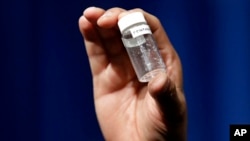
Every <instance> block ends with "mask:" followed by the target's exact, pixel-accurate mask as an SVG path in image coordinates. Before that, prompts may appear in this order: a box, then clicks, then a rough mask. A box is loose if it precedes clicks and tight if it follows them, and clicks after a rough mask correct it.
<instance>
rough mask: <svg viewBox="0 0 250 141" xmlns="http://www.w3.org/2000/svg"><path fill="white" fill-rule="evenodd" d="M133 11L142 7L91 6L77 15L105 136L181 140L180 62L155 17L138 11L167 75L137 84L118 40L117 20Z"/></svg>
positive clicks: (134, 140)
mask: <svg viewBox="0 0 250 141" xmlns="http://www.w3.org/2000/svg"><path fill="white" fill-rule="evenodd" d="M138 10H139V11H142V10H140V9H134V10H130V11H125V10H124V9H121V8H112V9H109V10H107V11H105V10H103V9H101V8H96V7H91V8H88V9H86V10H85V11H84V14H83V16H82V17H81V18H80V19H79V27H80V31H81V33H82V35H83V37H84V42H85V47H86V50H87V54H88V58H89V62H90V67H91V72H92V76H93V86H94V99H95V108H96V113H97V118H98V121H99V124H100V127H101V130H102V132H103V135H104V137H105V139H106V140H109V141H110V140H111V141H123V140H124V141H127V140H130V141H147V140H168V141H170V140H175V141H178V140H180V141H184V140H185V135H186V104H185V98H184V95H183V90H182V88H183V86H182V70H181V63H180V60H179V57H178V55H177V54H176V52H175V51H174V49H173V47H172V45H171V43H170V42H169V40H168V38H167V35H166V34H165V32H164V29H163V28H162V26H161V24H160V22H159V20H158V19H157V18H156V17H154V16H152V15H150V14H149V13H146V12H144V11H142V12H143V13H144V15H145V18H146V20H147V21H148V23H149V25H150V27H151V29H152V32H153V34H154V37H155V39H156V42H157V44H158V47H159V49H160V53H161V55H162V57H163V59H164V61H165V63H166V66H167V73H166V74H165V73H162V74H159V75H158V76H157V77H155V78H154V79H152V80H151V81H150V82H149V83H148V84H147V83H140V82H139V81H138V79H137V77H136V75H135V72H134V70H133V68H132V65H131V63H130V61H129V58H128V55H127V52H126V50H125V49H124V47H123V45H122V42H121V38H120V37H121V36H120V33H119V30H118V27H117V21H118V19H119V18H120V17H122V16H123V15H125V14H126V13H128V12H133V11H138Z"/></svg>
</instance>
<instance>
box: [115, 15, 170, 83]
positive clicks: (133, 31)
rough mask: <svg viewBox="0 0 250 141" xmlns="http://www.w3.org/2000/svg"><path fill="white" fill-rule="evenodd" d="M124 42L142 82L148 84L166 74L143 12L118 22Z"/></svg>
mask: <svg viewBox="0 0 250 141" xmlns="http://www.w3.org/2000/svg"><path fill="white" fill-rule="evenodd" d="M118 26H119V29H120V31H121V34H122V42H123V44H124V46H125V48H126V50H127V52H128V55H129V58H130V61H131V63H132V65H133V67H134V70H135V73H136V75H137V77H138V79H139V81H140V82H148V81H150V80H151V79H152V78H153V77H155V76H156V75H157V74H158V73H159V72H166V66H165V63H164V61H163V59H162V57H161V55H160V53H159V50H158V47H157V45H156V42H155V40H154V38H153V36H152V32H151V29H150V27H149V25H148V24H147V22H146V20H145V18H144V16H143V14H142V13H141V12H134V13H131V14H128V15H125V16H124V17H122V18H121V19H120V20H119V21H118Z"/></svg>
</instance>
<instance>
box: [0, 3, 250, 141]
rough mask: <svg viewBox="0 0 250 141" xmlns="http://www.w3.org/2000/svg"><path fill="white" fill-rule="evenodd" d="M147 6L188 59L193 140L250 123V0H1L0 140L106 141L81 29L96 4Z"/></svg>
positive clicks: (206, 140) (222, 137)
mask: <svg viewBox="0 0 250 141" xmlns="http://www.w3.org/2000/svg"><path fill="white" fill-rule="evenodd" d="M93 5H94V6H100V7H103V8H105V9H107V8H110V7H113V6H119V7H123V8H127V9H130V8H135V7H140V8H143V9H145V10H146V11H148V12H150V13H152V14H154V15H156V16H158V17H159V19H160V20H161V21H162V23H163V25H164V27H165V29H166V31H167V32H168V35H169V37H170V39H171V41H172V43H173V45H174V46H175V48H176V50H177V51H178V53H179V55H180V58H181V59H182V63H183V69H184V83H185V94H186V98H187V104H188V122H189V124H188V140H189V141H228V140H229V125H230V124H245V123H248V124H250V110H249V109H250V73H249V72H250V1H249V0H203V1H200V0H171V1H170V0H157V1H145V0H120V1H117V0H106V1H103V0H75V1H72V0H71V1H70V0H43V1H42V0H41V1H35V0H22V1H20V0H5V1H4V0H2V1H0V12H1V13H0V19H1V21H0V31H1V32H0V33H1V36H0V84H1V85H0V140H1V141H59V140H60V141H99V140H103V139H102V136H101V132H100V130H99V128H98V124H97V120H96V117H95V112H94V106H93V98H92V88H91V87H92V82H91V74H90V70H89V64H88V60H87V56H86V52H85V49H84V45H83V42H82V37H81V35H80V32H79V31H78V18H79V16H80V15H81V14H82V11H83V10H84V9H85V8H86V7H88V6H93Z"/></svg>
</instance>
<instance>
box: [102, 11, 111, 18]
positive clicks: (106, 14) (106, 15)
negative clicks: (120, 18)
mask: <svg viewBox="0 0 250 141" xmlns="http://www.w3.org/2000/svg"><path fill="white" fill-rule="evenodd" d="M112 15H113V13H112V12H111V11H107V12H105V13H104V14H103V15H102V17H105V18H108V17H111V16H112Z"/></svg>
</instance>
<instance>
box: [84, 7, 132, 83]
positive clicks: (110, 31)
mask: <svg viewBox="0 0 250 141" xmlns="http://www.w3.org/2000/svg"><path fill="white" fill-rule="evenodd" d="M122 11H123V9H119V8H112V9H109V10H107V11H104V10H103V9H100V8H96V7H91V8H88V9H86V10H85V11H84V15H83V16H82V17H81V18H80V20H79V26H80V30H81V33H82V35H83V37H84V42H85V46H86V50H87V54H88V57H89V61H90V65H91V70H92V74H93V75H95V74H98V73H100V72H102V71H103V70H105V69H106V68H112V70H115V73H114V74H116V75H117V74H118V73H119V74H120V75H123V76H126V80H130V79H131V78H132V77H134V73H131V70H132V66H131V63H130V62H129V58H128V55H127V53H126V50H125V48H124V47H123V45H122V42H121V38H120V37H121V36H120V32H119V30H118V28H117V19H118V15H119V14H120V12H122ZM111 13H112V14H111ZM109 64H111V65H110V66H111V67H107V66H108V65H109ZM124 66H126V69H125V68H124ZM117 78H119V77H117ZM123 78H124V77H123ZM126 80H123V81H126Z"/></svg>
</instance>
